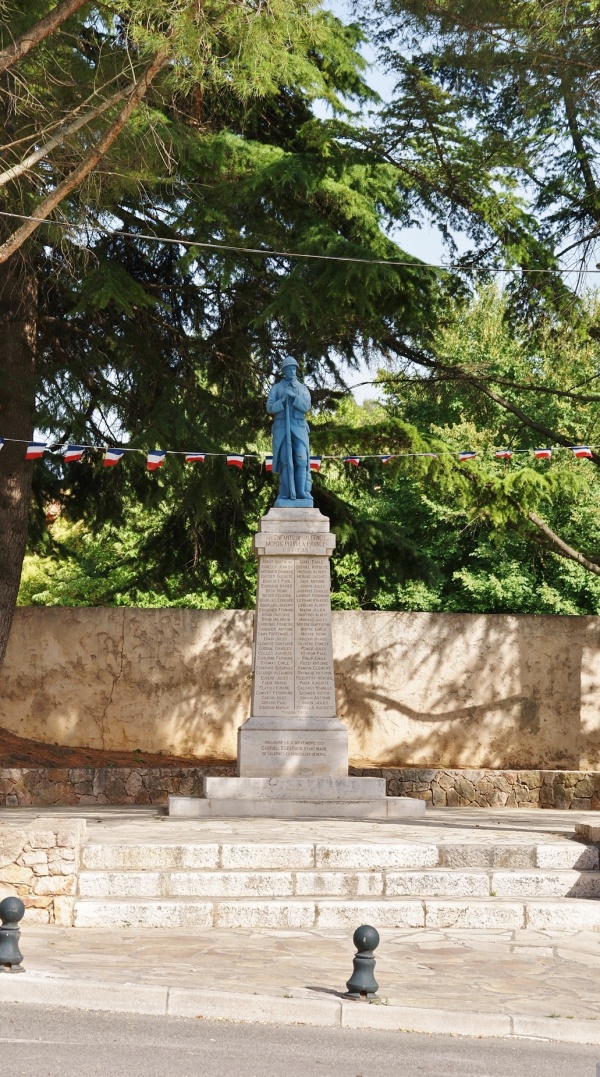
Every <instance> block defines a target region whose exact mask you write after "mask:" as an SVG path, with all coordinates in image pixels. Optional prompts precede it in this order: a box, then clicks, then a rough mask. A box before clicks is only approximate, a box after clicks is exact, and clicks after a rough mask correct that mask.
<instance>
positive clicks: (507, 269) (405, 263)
mask: <svg viewBox="0 0 600 1077" xmlns="http://www.w3.org/2000/svg"><path fill="white" fill-rule="evenodd" d="M0 217H11V218H13V219H16V220H19V221H36V222H37V223H38V224H46V225H52V227H59V228H65V229H69V230H70V231H73V230H74V229H75V226H74V225H72V224H69V223H68V222H67V221H58V220H50V219H48V218H47V217H34V216H30V215H28V214H25V213H9V212H8V211H7V210H0ZM93 227H94V229H96V230H97V231H100V232H103V233H104V234H105V235H107V236H109V237H110V236H120V237H121V238H127V239H137V240H146V241H147V242H151V243H171V244H174V245H176V246H181V247H201V248H202V249H206V250H214V251H231V252H233V253H236V254H258V255H261V257H263V258H297V259H305V260H309V261H321V262H348V263H357V264H360V265H374V266H402V267H404V268H408V269H435V270H438V271H441V272H446V273H447V272H449V271H451V270H453V271H455V272H459V273H465V272H468V271H470V270H475V269H482V268H484V269H485V272H486V273H496V274H498V275H501V274H503V273H540V274H544V273H549V274H556V273H560V274H572V273H575V274H578V275H580V274H582V273H583V274H587V275H590V274H595V275H597V274H599V273H600V268H596V269H580V268H578V269H561V268H558V267H557V268H556V269H547V268H539V269H538V268H529V267H525V266H516V267H514V266H513V267H511V266H501V267H494V266H485V267H482V266H480V265H478V264H477V263H476V262H471V263H463V262H450V263H449V264H448V265H441V264H439V265H438V264H437V263H436V262H423V261H421V260H420V259H418V258H417V257H416V256H415V257H414V258H413V259H411V260H408V259H400V258H359V257H355V256H353V255H341V254H315V253H309V252H307V251H279V250H273V249H271V248H269V247H242V246H238V245H234V244H231V243H212V242H208V241H206V240H200V239H186V238H185V237H183V236H157V235H153V234H151V233H145V232H127V231H124V230H123V229H120V228H115V229H109V228H104V227H103V225H101V224H99V223H98V222H97V221H96V222H94V225H93Z"/></svg>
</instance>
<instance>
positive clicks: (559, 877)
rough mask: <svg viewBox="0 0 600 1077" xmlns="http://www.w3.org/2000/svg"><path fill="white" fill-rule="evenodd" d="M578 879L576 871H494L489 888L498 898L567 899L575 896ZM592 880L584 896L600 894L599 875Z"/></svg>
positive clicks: (581, 894) (578, 875)
mask: <svg viewBox="0 0 600 1077" xmlns="http://www.w3.org/2000/svg"><path fill="white" fill-rule="evenodd" d="M580 878H581V873H580V872H578V871H554V872H551V871H540V870H537V871H495V872H494V873H493V874H492V879H491V888H492V890H495V892H496V894H497V895H498V897H523V898H525V897H567V896H569V895H570V896H575V894H574V891H576V890H577V889H578V886H579V880H580ZM592 878H593V885H591V886H590V887H589V889H590V892H589V894H586V895H585V896H589V897H592V896H594V897H595V896H597V895H596V894H595V893H593V891H594V890H596V891H598V893H600V875H599V876H596V875H594V876H593V877H592ZM588 882H589V881H588ZM577 896H582V897H583V896H584V894H583V893H581V892H580V893H578V894H577Z"/></svg>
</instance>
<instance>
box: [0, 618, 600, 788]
mask: <svg viewBox="0 0 600 1077" xmlns="http://www.w3.org/2000/svg"><path fill="white" fill-rule="evenodd" d="M252 626H253V614H252V611H250V610H180V609H133V608H128V609H124V608H123V607H119V608H113V609H81V608H77V609H68V608H66V607H49V608H20V609H17V610H16V611H15V616H14V620H13V624H12V629H11V634H10V640H9V644H8V650H7V652H6V658H5V660H4V662H3V664H2V668H1V670H0V727H2V728H4V729H6V730H8V731H9V732H11V733H14V734H16V735H17V736H19V737H23V738H25V739H28V740H36V741H41V742H43V743H46V744H57V745H60V746H72V747H84V748H91V749H100V750H102V751H104V752H112V751H114V752H117V751H119V752H122V751H125V752H134V751H135V750H136V749H140V748H141V749H142V750H143V751H145V752H152V753H158V752H162V753H163V754H165V755H170V756H176V757H177V756H179V757H184V756H185V757H191V758H194V757H195V758H197V759H226V760H233V759H235V756H236V750H237V731H238V727H239V726H240V725H241V724H242V723H243V722H244V721H245V720H246V718H247V717H248V715H249V713H250V689H251V679H252V677H251V673H252ZM333 654H334V663H335V676H336V695H337V713H338V716H339V717H340V718H341V719H342V721H343V722H345V723H346V725H347V726H348V734H349V745H350V758H351V760H352V761H353V763H355V764H356V765H358V766H364V767H389V766H392V767H413V768H414V767H416V768H418V769H423V768H425V767H435V768H464V767H469V768H472V769H473V768H486V769H494V770H499V771H504V770H506V771H508V770H512V769H514V768H527V769H528V770H554V769H559V768H560V769H563V770H570V771H576V770H592V771H596V770H598V771H600V708H599V706H598V700H599V698H600V617H551V616H544V617H541V616H518V617H516V616H509V615H504V614H449V613H411V612H381V611H372V610H338V611H336V612H334V614H333ZM109 759H110V757H109ZM107 761H108V760H107ZM4 762H5V764H7V765H10V764H11V763H12V764H16V765H19V760H18V758H15V759H5V760H4ZM85 795H91V794H85Z"/></svg>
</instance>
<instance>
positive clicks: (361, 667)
mask: <svg viewBox="0 0 600 1077" xmlns="http://www.w3.org/2000/svg"><path fill="white" fill-rule="evenodd" d="M598 628H599V622H598V619H597V618H583V617H581V618H580V617H573V618H570V617H537V616H506V615H491V614H489V615H472V614H430V613H404V612H402V613H376V614H372V613H359V614H355V613H354V612H347V613H346V612H344V613H338V614H336V615H334V654H335V655H336V658H337V662H336V675H337V677H336V680H337V691H338V713H339V715H340V717H341V718H343V719H344V720H345V721H346V722H347V723H348V726H349V728H350V730H351V732H352V735H353V736H352V740H353V741H354V751H353V753H352V754H353V757H354V758H358V759H360V761H361V762H362V763H365V764H367V763H370V764H372V765H379V766H381V765H388V766H407V765H408V766H411V765H421V766H445V767H452V766H455V767H461V766H462V767H473V768H477V767H492V768H509V769H514V768H522V767H525V768H541V769H555V768H558V769H561V768H566V769H569V768H573V769H578V768H579V766H580V763H581V761H582V759H583V760H584V761H585V766H586V767H589V768H595V767H598V766H599V765H600V751H599V748H600V743H599V741H600V737H599V730H598V725H599V723H598V720H597V718H594V719H592V718H591V715H590V714H589V713H588V721H587V728H586V729H584V728H583V722H582V673H581V670H582V654H583V652H584V648H586V653H587V661H588V664H589V661H590V653H592V654H593V658H594V659H595V662H592V665H594V667H595V668H597V665H598V661H599V660H600V646H599V640H598ZM590 694H591V693H589V692H588V695H590ZM590 702H591V701H590V700H589V699H588V712H589V711H590V710H591V707H590ZM594 713H595V712H594Z"/></svg>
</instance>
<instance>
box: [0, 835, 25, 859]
mask: <svg viewBox="0 0 600 1077" xmlns="http://www.w3.org/2000/svg"><path fill="white" fill-rule="evenodd" d="M25 842H26V834H25V832H24V831H22V830H17V829H14V830H13V828H12V827H8V826H0V868H3V867H5V866H6V865H8V864H14V863H15V861H17V860H18V859H19V857H20V855H21V853H22V852H23V848H24V846H25Z"/></svg>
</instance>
